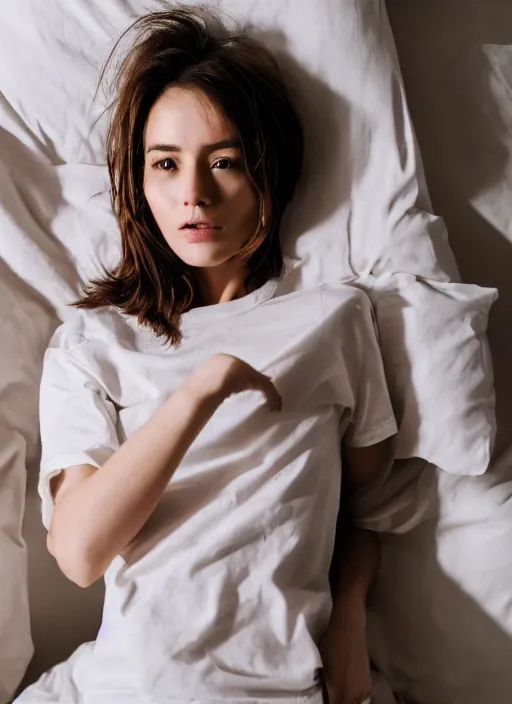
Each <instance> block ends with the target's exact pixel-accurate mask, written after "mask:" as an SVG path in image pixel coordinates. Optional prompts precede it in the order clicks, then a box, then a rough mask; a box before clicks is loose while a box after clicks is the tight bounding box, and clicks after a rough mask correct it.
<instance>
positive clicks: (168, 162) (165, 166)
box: [153, 158, 176, 171]
mask: <svg viewBox="0 0 512 704" xmlns="http://www.w3.org/2000/svg"><path fill="white" fill-rule="evenodd" d="M153 166H154V168H155V169H160V170H161V171H173V170H174V169H175V168H176V163H175V161H174V159H169V158H167V159H162V160H161V161H157V162H156V164H154V165H153Z"/></svg>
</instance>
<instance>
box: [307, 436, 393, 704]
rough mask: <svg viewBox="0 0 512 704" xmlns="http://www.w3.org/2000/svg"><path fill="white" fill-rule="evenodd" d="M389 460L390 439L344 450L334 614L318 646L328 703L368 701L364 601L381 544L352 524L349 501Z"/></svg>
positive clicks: (334, 570)
mask: <svg viewBox="0 0 512 704" xmlns="http://www.w3.org/2000/svg"><path fill="white" fill-rule="evenodd" d="M392 457H393V441H392V440H386V441H384V442H381V443H378V444H377V445H373V446H371V447H365V448H350V447H345V448H344V449H343V489H342V498H343V500H342V502H341V507H340V513H339V518H338V526H337V530H336V544H335V549H334V555H333V559H332V564H331V574H330V577H331V588H332V595H333V611H332V615H331V620H330V623H329V627H328V628H327V631H326V633H325V634H324V636H323V638H322V641H321V644H320V651H321V653H322V660H323V666H324V682H325V687H326V691H327V695H328V701H329V704H352V702H356V701H357V702H359V701H363V700H365V701H366V699H369V698H370V697H371V676H370V666H369V660H368V654H367V650H366V636H365V633H366V600H367V597H368V592H369V590H370V587H371V585H372V583H373V581H374V579H375V576H376V574H377V570H378V566H379V545H378V542H377V538H376V535H375V534H374V533H370V532H369V531H366V530H362V529H360V528H357V527H355V526H354V525H353V524H352V520H351V514H350V500H351V496H352V495H353V494H354V492H356V491H357V489H358V488H361V487H363V486H364V485H366V484H370V483H372V482H374V481H375V480H377V479H378V478H379V477H380V475H381V474H382V475H384V473H385V471H386V469H387V468H388V467H389V466H390V465H391V462H392Z"/></svg>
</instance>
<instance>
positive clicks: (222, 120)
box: [144, 86, 235, 147]
mask: <svg viewBox="0 0 512 704" xmlns="http://www.w3.org/2000/svg"><path fill="white" fill-rule="evenodd" d="M234 136H235V130H234V129H233V128H232V126H231V124H230V123H229V121H228V119H227V118H226V117H225V115H224V114H223V113H222V112H221V111H220V110H219V108H217V106H216V105H215V104H214V103H213V102H212V101H211V100H210V99H209V98H208V97H207V96H206V95H205V94H204V93H201V92H199V91H197V90H191V89H187V88H182V87H179V86H171V87H170V88H168V89H167V90H166V91H165V92H164V93H162V95H161V96H160V97H159V98H158V99H157V100H156V101H155V103H154V104H153V106H152V107H151V110H150V111H149V115H148V119H147V122H146V126H145V130H144V139H145V142H146V143H147V142H153V141H157V142H161V143H167V144H176V145H179V146H182V147H187V145H188V146H191V147H192V146H194V145H201V144H209V143H213V142H220V141H222V140H224V139H228V138H231V137H234Z"/></svg>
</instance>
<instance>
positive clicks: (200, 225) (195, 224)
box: [180, 220, 221, 230]
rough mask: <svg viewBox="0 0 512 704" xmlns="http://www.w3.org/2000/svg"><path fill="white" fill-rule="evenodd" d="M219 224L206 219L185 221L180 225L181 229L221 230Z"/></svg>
mask: <svg viewBox="0 0 512 704" xmlns="http://www.w3.org/2000/svg"><path fill="white" fill-rule="evenodd" d="M220 229H221V228H220V226H219V225H214V224H213V223H211V222H207V221H206V220H197V221H195V220H192V221H191V222H185V223H183V225H181V226H180V230H220Z"/></svg>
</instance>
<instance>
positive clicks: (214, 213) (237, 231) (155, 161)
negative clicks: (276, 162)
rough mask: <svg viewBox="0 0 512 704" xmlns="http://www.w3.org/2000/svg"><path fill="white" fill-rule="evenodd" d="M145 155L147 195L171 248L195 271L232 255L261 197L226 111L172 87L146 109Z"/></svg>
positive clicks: (252, 223)
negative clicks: (223, 112)
mask: <svg viewBox="0 0 512 704" xmlns="http://www.w3.org/2000/svg"><path fill="white" fill-rule="evenodd" d="M144 152H145V163H144V193H145V196H146V200H147V202H148V204H149V207H150V208H151V212H152V213H153V217H154V218H155V220H156V222H157V224H158V227H159V228H160V230H161V232H162V234H163V236H164V238H165V240H166V241H167V243H168V244H169V246H170V247H171V248H172V250H173V251H174V253H175V254H176V255H177V256H178V257H179V258H180V259H181V260H182V261H184V262H185V263H186V264H188V265H189V266H193V267H199V268H211V267H218V266H220V265H222V264H225V263H226V262H229V261H230V260H232V259H233V257H234V256H235V255H236V254H237V252H239V251H240V249H241V248H242V247H243V245H244V244H245V243H246V242H247V240H249V239H250V238H251V237H252V236H253V235H254V233H255V231H256V228H257V226H258V218H259V201H258V197H257V195H256V193H255V192H254V188H253V186H252V184H251V181H250V178H249V176H248V174H247V172H246V170H245V168H244V164H243V159H242V151H241V147H240V145H239V144H238V142H237V137H236V133H235V131H234V129H233V128H232V126H231V125H230V124H229V122H228V121H227V119H226V118H225V117H224V115H223V114H222V113H221V112H220V111H219V110H218V109H217V108H216V107H215V106H214V105H213V104H212V103H211V102H210V101H209V100H208V98H206V97H205V96H204V95H202V94H199V93H198V92H197V91H193V90H187V89H185V88H180V87H176V86H173V87H171V88H169V89H168V90H167V91H166V92H165V93H164V94H163V95H162V96H161V97H160V98H159V99H158V100H157V101H156V102H155V104H154V105H153V107H152V108H151V110H150V113H149V116H148V120H147V123H146V129H145V135H144Z"/></svg>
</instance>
